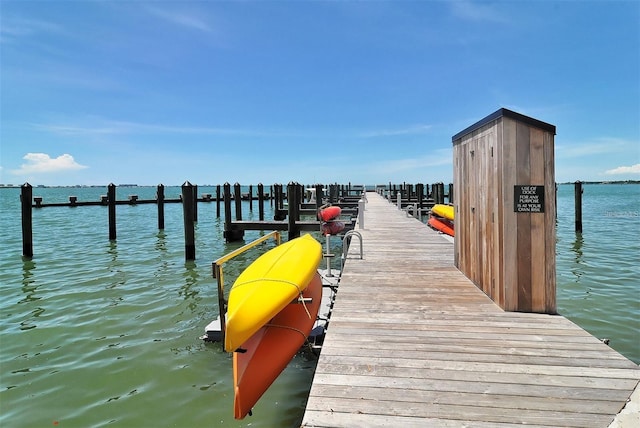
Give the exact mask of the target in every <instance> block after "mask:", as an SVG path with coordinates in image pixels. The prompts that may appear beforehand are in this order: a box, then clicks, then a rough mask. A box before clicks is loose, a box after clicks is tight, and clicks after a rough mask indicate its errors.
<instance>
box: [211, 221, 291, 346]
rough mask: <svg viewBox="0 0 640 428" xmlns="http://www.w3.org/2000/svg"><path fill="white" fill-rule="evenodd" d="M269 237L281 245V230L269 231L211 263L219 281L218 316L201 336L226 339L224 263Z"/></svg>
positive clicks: (213, 339) (218, 339)
mask: <svg viewBox="0 0 640 428" xmlns="http://www.w3.org/2000/svg"><path fill="white" fill-rule="evenodd" d="M269 239H274V240H275V241H276V245H280V242H281V240H282V239H281V236H280V232H279V231H277V230H275V231H273V232H269V233H267V234H266V235H264V236H261V237H260V238H258V239H256V240H254V241H251V242H249V243H248V244H246V245H243V246H242V247H240V248H237V249H235V250H233V251H231V252H230V253H229V254H226V255H224V256H222V257H220V258H218V259H216V260H215V261H214V262H213V263H212V264H211V270H212V274H213V277H214V278H215V279H216V281H217V283H218V312H219V313H218V318H217V319H215V320H213V321H212V322H211V323H210V324H209V325H208V326H207V327H206V329H205V330H206V334H205V335H204V336H202V337H201V338H202V339H204V340H208V341H224V331H225V328H226V313H227V299H225V297H224V273H223V270H222V265H224V264H225V263H226V262H228V261H229V260H231V259H233V258H234V257H237V256H239V255H240V254H242V253H244V252H245V251H247V250H250V249H252V248H254V247H256V246H258V245H260V244H262V243H263V242H265V241H268V240H269Z"/></svg>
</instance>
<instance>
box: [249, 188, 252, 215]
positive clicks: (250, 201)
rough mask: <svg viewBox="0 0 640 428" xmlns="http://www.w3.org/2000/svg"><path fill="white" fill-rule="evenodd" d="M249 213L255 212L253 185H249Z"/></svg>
mask: <svg viewBox="0 0 640 428" xmlns="http://www.w3.org/2000/svg"><path fill="white" fill-rule="evenodd" d="M249 211H253V185H251V184H249Z"/></svg>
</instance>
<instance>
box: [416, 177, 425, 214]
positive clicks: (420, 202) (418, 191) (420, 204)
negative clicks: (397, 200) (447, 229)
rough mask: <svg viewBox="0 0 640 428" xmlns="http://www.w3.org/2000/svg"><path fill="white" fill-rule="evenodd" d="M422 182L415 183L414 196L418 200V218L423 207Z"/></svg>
mask: <svg viewBox="0 0 640 428" xmlns="http://www.w3.org/2000/svg"><path fill="white" fill-rule="evenodd" d="M423 193H424V184H422V183H418V184H416V198H417V200H418V208H419V209H420V215H419V216H418V218H422V209H423V208H424V195H423Z"/></svg>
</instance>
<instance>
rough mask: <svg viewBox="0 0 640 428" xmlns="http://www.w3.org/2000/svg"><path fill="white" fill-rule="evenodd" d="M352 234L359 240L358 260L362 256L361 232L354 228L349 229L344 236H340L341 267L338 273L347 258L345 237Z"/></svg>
mask: <svg viewBox="0 0 640 428" xmlns="http://www.w3.org/2000/svg"><path fill="white" fill-rule="evenodd" d="M352 236H357V237H358V240H359V241H360V260H362V259H363V258H364V256H363V252H362V234H361V233H360V232H358V231H355V230H350V231H348V232H347V233H345V234H344V237H343V238H342V257H341V259H342V267H341V268H340V273H341V274H342V270H343V269H344V262H345V260H346V258H347V251H348V248H347V246H348V245H349V242H348V241H349V239H347V238H351V237H352Z"/></svg>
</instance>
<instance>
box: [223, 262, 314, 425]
mask: <svg viewBox="0 0 640 428" xmlns="http://www.w3.org/2000/svg"><path fill="white" fill-rule="evenodd" d="M302 296H303V298H304V299H307V300H308V299H311V300H310V301H307V302H305V303H298V302H297V301H295V302H292V303H290V304H289V305H287V306H286V307H285V308H284V309H283V310H282V311H280V312H279V313H278V314H277V315H276V316H275V317H273V319H272V320H271V321H270V322H268V323H267V324H265V325H264V327H262V328H261V329H260V330H258V331H257V332H256V333H255V334H254V335H253V336H251V337H250V338H249V339H248V340H247V341H246V342H244V343H243V344H242V349H241V350H240V352H234V353H233V383H234V385H235V395H234V403H233V408H234V417H235V418H236V419H243V418H244V417H245V416H246V415H247V414H248V413H249V412H250V411H251V408H252V407H253V406H254V405H255V404H256V403H257V402H258V400H259V399H260V397H262V394H264V393H265V391H266V390H267V389H268V388H269V386H271V384H272V383H273V382H274V381H275V380H276V379H277V377H278V376H279V375H280V373H281V372H282V371H283V370H284V369H285V368H286V367H287V364H289V361H291V359H292V358H293V357H294V356H295V354H296V353H297V352H298V351H299V350H300V347H302V345H303V344H304V343H305V341H306V340H307V336H309V333H310V332H311V329H312V328H313V325H314V324H315V321H316V317H317V315H318V310H319V308H320V302H321V300H322V280H321V278H320V275H319V274H318V273H317V272H316V274H315V275H314V277H313V279H312V280H311V282H310V283H309V285H308V286H307V288H305V290H304V292H303V294H302Z"/></svg>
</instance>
